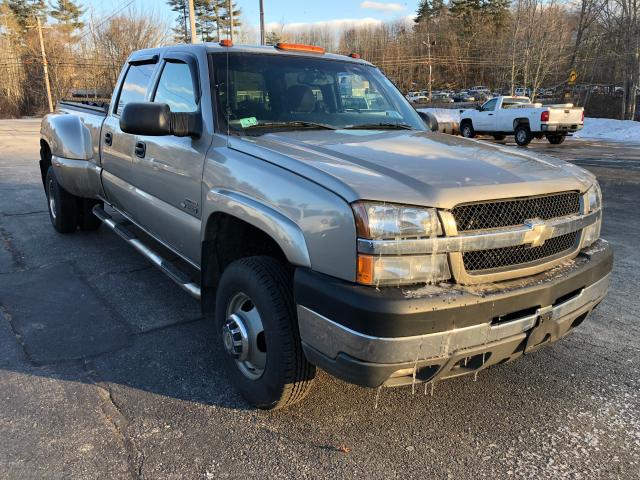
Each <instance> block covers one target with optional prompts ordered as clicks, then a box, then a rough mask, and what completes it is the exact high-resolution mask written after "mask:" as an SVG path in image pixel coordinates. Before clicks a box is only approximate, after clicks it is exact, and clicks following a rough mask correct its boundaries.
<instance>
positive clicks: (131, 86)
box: [116, 63, 156, 115]
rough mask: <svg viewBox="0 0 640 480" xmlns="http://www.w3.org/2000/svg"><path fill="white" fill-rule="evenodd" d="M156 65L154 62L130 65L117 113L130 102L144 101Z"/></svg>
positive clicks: (121, 91)
mask: <svg viewBox="0 0 640 480" xmlns="http://www.w3.org/2000/svg"><path fill="white" fill-rule="evenodd" d="M155 66H156V65H155V64H154V63H145V64H142V65H130V66H129V70H127V75H126V77H125V78H124V82H123V83H122V88H121V90H120V96H119V97H118V108H117V109H116V115H120V113H121V112H122V109H123V108H124V106H125V105H126V104H127V103H129V102H144V99H145V98H146V96H147V89H148V88H149V80H150V79H151V74H152V73H153V69H154V68H155Z"/></svg>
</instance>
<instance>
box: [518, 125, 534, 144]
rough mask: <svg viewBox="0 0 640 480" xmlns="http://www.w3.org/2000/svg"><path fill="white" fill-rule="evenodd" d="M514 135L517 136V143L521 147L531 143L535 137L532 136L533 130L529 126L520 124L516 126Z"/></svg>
mask: <svg viewBox="0 0 640 480" xmlns="http://www.w3.org/2000/svg"><path fill="white" fill-rule="evenodd" d="M514 136H515V138H516V143H517V144H518V146H520V147H526V146H527V145H529V143H531V140H532V138H533V137H532V136H531V130H529V127H528V126H527V125H518V126H517V127H516V131H515V132H514Z"/></svg>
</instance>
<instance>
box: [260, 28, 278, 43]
mask: <svg viewBox="0 0 640 480" xmlns="http://www.w3.org/2000/svg"><path fill="white" fill-rule="evenodd" d="M280 41H282V38H281V36H280V34H279V33H278V32H274V31H273V30H271V31H270V32H267V33H266V35H265V36H264V43H265V44H266V45H275V44H276V43H278V42H280Z"/></svg>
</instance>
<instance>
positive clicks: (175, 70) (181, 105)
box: [153, 62, 198, 112]
mask: <svg viewBox="0 0 640 480" xmlns="http://www.w3.org/2000/svg"><path fill="white" fill-rule="evenodd" d="M153 101H154V102H157V103H166V104H168V105H169V107H170V108H171V111H172V112H195V111H196V110H197V109H198V105H197V103H196V95H195V92H194V91H193V81H192V79H191V70H190V69H189V66H188V65H187V64H186V63H168V62H167V63H165V65H164V68H163V69H162V75H160V82H159V83H158V88H157V90H156V94H155V98H154V99H153Z"/></svg>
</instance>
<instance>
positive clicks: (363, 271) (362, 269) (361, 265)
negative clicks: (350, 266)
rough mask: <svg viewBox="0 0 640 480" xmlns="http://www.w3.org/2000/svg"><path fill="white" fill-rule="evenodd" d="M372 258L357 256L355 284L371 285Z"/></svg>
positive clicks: (369, 256)
mask: <svg viewBox="0 0 640 480" xmlns="http://www.w3.org/2000/svg"><path fill="white" fill-rule="evenodd" d="M373 265H374V262H373V257H372V256H371V255H358V275H357V279H356V280H357V282H358V283H361V284H363V285H371V284H373Z"/></svg>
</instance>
